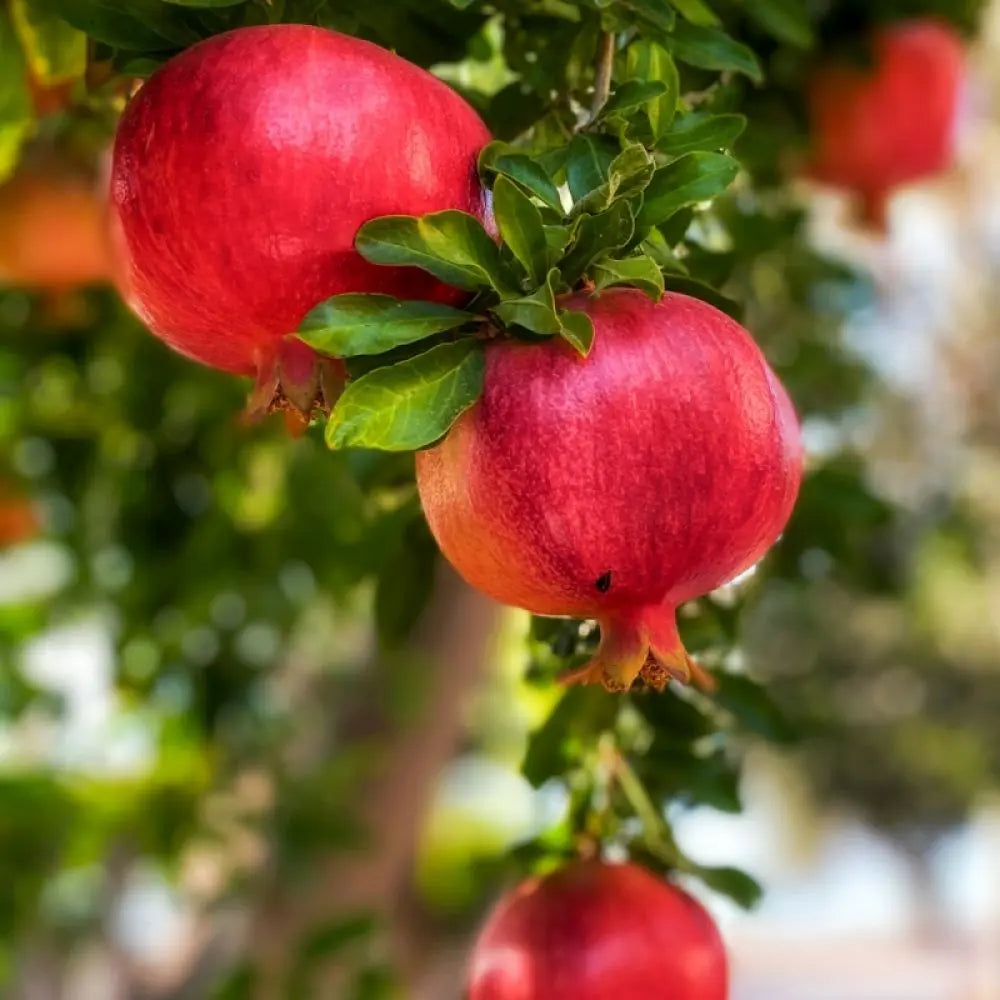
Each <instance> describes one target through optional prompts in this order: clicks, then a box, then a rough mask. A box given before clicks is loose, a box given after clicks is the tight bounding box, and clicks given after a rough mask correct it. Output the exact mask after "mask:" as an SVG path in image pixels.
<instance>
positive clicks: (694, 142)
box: [656, 111, 747, 156]
mask: <svg viewBox="0 0 1000 1000" xmlns="http://www.w3.org/2000/svg"><path fill="white" fill-rule="evenodd" d="M746 124H747V120H746V118H744V117H743V115H709V114H705V113H704V112H701V111H692V112H691V113H690V114H686V115H682V116H681V117H680V118H677V119H675V120H674V123H673V125H672V126H671V128H670V129H669V131H667V132H666V133H665V134H664V135H663V136H662V137H661V138H660V141H659V142H657V144H656V149H657V151H658V152H660V153H666V154H668V155H669V156H679V155H680V154H681V153H690V152H694V151H696V150H699V149H704V150H718V149H728V148H730V147H731V146H732V145H733V143H734V142H735V141H736V140H737V139H738V138H739V137H740V136H741V135H742V134H743V130H744V129H745V128H746Z"/></svg>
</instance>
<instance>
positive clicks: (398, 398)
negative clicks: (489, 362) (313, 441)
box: [326, 339, 486, 451]
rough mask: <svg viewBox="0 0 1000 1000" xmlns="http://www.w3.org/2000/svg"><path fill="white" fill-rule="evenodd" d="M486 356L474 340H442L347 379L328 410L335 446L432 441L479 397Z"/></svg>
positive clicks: (407, 445) (394, 447) (395, 447)
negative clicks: (397, 361) (418, 351)
mask: <svg viewBox="0 0 1000 1000" xmlns="http://www.w3.org/2000/svg"><path fill="white" fill-rule="evenodd" d="M485 366H486V362H485V358H484V356H483V350H482V345H481V344H480V343H479V342H478V341H475V340H471V339H468V340H460V341H457V342H456V343H451V344H439V345H438V346H437V347H432V348H431V349H430V350H429V351H425V352H424V353H423V354H418V355H417V356H416V357H415V358H410V359H409V360H407V361H401V362H400V363H399V364H395V365H388V366H386V367H384V368H376V369H375V370H374V371H372V372H369V373H368V374H367V375H364V376H362V377H361V378H359V379H358V380H357V381H356V382H351V383H349V384H348V386H347V388H346V389H345V390H344V394H343V395H342V396H341V397H340V399H339V400H338V401H337V405H336V406H335V407H334V409H333V413H332V414H331V415H330V421H329V423H328V424H327V427H326V441H327V444H328V445H329V446H330V447H331V448H351V447H354V448H377V449H379V450H382V451H414V450H416V449H418V448H424V447H426V446H427V445H430V444H433V443H434V442H435V441H438V440H440V439H441V438H442V437H444V435H445V434H447V432H448V430H449V428H450V427H451V425H452V424H453V423H454V422H455V421H456V420H457V419H458V418H459V417H460V416H461V415H462V414H463V413H464V412H465V411H466V410H467V409H468V408H469V407H470V406H472V405H473V403H475V402H476V400H477V399H478V398H479V396H480V393H481V392H482V390H483V375H484V372H485Z"/></svg>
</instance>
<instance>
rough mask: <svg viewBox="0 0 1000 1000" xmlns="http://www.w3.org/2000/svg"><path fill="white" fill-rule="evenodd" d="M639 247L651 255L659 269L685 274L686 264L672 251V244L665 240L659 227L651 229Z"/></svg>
mask: <svg viewBox="0 0 1000 1000" xmlns="http://www.w3.org/2000/svg"><path fill="white" fill-rule="evenodd" d="M639 249H640V250H641V251H642V252H643V253H644V254H646V256H647V257H651V258H652V260H653V262H654V263H655V264H656V266H657V267H658V268H659V269H660V270H661V271H670V272H671V273H672V274H687V265H686V264H685V263H684V262H683V261H682V260H680V259H679V258H678V257H677V254H676V253H674V248H673V246H672V245H671V244H670V243H668V242H667V240H666V238H665V237H664V235H663V233H662V232H660V230H659V229H651V230H650V231H649V233H647V235H646V238H645V239H644V240H643V241H642V242H641V243H640V244H639Z"/></svg>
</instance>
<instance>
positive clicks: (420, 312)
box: [298, 294, 476, 358]
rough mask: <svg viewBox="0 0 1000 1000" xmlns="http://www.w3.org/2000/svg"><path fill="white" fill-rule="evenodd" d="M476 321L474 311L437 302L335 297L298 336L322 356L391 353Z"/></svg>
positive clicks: (321, 306) (319, 308)
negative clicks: (453, 307)
mask: <svg viewBox="0 0 1000 1000" xmlns="http://www.w3.org/2000/svg"><path fill="white" fill-rule="evenodd" d="M475 319H476V317H475V316H474V315H472V313H467V312H463V311H462V310H461V309H452V308H451V306H446V305H441V304H440V303H437V302H422V301H418V302H403V301H401V300H400V299H395V298H393V297H392V296H391V295H354V294H347V295H335V296H333V298H331V299H327V300H326V302H321V303H320V304H319V305H318V306H316V308H315V309H313V310H312V311H311V312H310V313H309V314H308V315H307V316H306V318H305V319H304V320H303V321H302V325H301V326H300V327H299V330H298V334H299V337H300V338H301V339H302V340H304V341H305V342H306V343H307V344H309V346H310V347H314V348H315V349H316V350H317V351H319V352H320V353H321V354H329V355H331V356H332V357H338V358H353V357H356V356H358V355H364V354H381V353H383V352H384V351H391V350H392V349H393V348H395V347H400V346H402V345H403V344H412V343H414V342H415V341H417V340H423V338H424V337H430V336H432V335H433V334H435V333H443V332H444V331H445V330H453V329H455V328H456V327H459V326H462V325H463V324H464V323H468V322H471V321H474V320H475Z"/></svg>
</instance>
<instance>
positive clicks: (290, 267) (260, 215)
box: [111, 24, 490, 379]
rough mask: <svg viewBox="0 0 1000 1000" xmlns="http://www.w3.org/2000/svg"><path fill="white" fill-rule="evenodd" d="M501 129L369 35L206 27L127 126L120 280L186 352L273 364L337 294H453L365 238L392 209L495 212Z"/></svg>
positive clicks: (115, 175)
mask: <svg viewBox="0 0 1000 1000" xmlns="http://www.w3.org/2000/svg"><path fill="white" fill-rule="evenodd" d="M489 138H490V136H489V134H488V132H487V130H486V127H485V125H483V123H482V121H481V120H480V119H479V117H478V116H477V115H476V113H475V112H474V111H473V110H472V108H471V107H469V105H468V104H466V103H465V101H463V100H462V99H461V98H460V97H459V96H458V95H457V94H455V93H454V92H453V91H452V90H450V89H449V88H448V87H447V86H445V84H443V83H441V82H440V81H439V80H437V79H435V78H434V77H432V76H431V75H430V74H429V73H426V72H425V71H424V70H422V69H420V68H419V67H417V66H414V65H412V64H411V63H409V62H407V61H405V60H404V59H401V58H399V57H398V56H396V55H394V54H393V53H391V52H388V51H386V50H384V49H381V48H379V47H378V46H376V45H372V44H370V43H369V42H365V41H361V40H359V39H356V38H350V37H347V36H345V35H340V34H337V33H335V32H332V31H326V30H324V29H321V28H315V27H310V26H307V25H297V24H295V25H293V24H285V25H274V26H270V27H254V28H245V29H242V30H238V31H233V32H230V33H228V34H223V35H218V36H216V37H214V38H211V39H209V40H208V41H205V42H202V43H201V44H199V45H196V46H194V47H193V48H191V49H188V50H187V51H186V52H184V53H182V54H181V55H179V56H177V57H176V58H175V59H173V60H171V61H170V62H169V63H168V64H167V65H166V66H164V67H163V68H162V69H160V70H159V71H158V72H157V73H155V74H154V75H153V76H152V77H151V78H150V80H149V82H148V83H146V84H145V86H143V88H142V89H141V90H140V91H139V93H138V94H137V95H136V96H135V97H134V98H133V100H132V101H131V103H130V104H129V106H128V108H127V109H126V111H125V114H124V116H123V118H122V120H121V124H120V125H119V129H118V137H117V140H116V144H115V152H114V164H113V170H112V181H111V193H112V201H113V214H114V218H113V219H112V223H111V225H112V232H113V236H114V242H115V244H116V246H117V248H118V251H119V253H120V255H121V258H122V259H121V262H120V283H121V284H122V285H123V286H124V289H123V290H124V293H125V296H126V298H127V299H128V301H129V303H130V304H131V305H132V306H133V308H134V309H135V310H136V312H138V314H139V315H140V316H141V317H142V319H143V320H144V321H145V322H146V323H147V324H148V326H149V327H150V329H151V330H152V331H153V332H154V333H155V334H156V335H157V336H159V337H160V338H162V339H163V340H164V341H166V342H167V343H168V344H170V345H171V346H172V347H174V348H175V349H176V350H178V351H180V352H181V353H182V354H185V355H187V356H189V357H191V358H195V359H196V360H198V361H202V362H204V363H205V364H208V365H212V366H214V367H216V368H222V369H225V370H226V371H231V372H237V373H241V374H260V373H265V379H266V377H267V373H271V372H272V370H273V368H274V365H275V358H276V355H277V352H278V349H279V346H280V345H282V338H284V337H285V335H286V334H288V333H290V332H291V331H293V330H295V329H296V328H297V326H298V325H299V323H300V321H301V320H302V318H303V316H304V315H305V314H306V313H307V312H308V311H309V310H310V309H311V308H312V307H313V306H315V305H316V304H317V303H318V302H320V301H322V300H323V299H325V298H328V297H329V296H331V295H335V294H338V293H341V292H383V293H386V294H391V295H396V296H399V297H401V298H428V299H436V300H441V301H455V300H458V299H460V298H461V297H462V295H463V293H462V292H459V291H457V290H455V289H453V288H448V287H446V286H444V285H442V284H440V283H439V282H437V281H436V280H435V279H434V278H432V277H430V276H429V275H427V274H426V273H424V272H423V271H420V270H418V269H416V268H385V267H377V266H375V265H372V264H369V263H368V262H366V261H365V260H364V259H362V258H361V257H360V256H359V255H358V254H357V253H356V252H355V250H354V237H355V234H356V233H357V230H358V227H359V226H361V224H362V223H364V222H366V221H368V220H369V219H372V218H375V217H376V216H381V215H391V214H406V215H421V214H424V213H427V212H433V211H437V210H442V209H448V208H454V209H461V210H464V211H467V212H471V213H473V214H477V215H480V216H482V214H483V212H484V200H483V198H484V196H483V193H482V189H481V187H480V184H479V181H478V178H477V174H476V157H477V154H478V153H479V151H480V149H481V148H482V147H483V146H484V145H485V144H486V143H487V142H488V141H489ZM290 349H291V350H297V348H290ZM284 367H287V368H289V369H295V370H297V371H301V368H302V364H301V359H300V358H292V359H289V360H288V363H287V365H285V366H284Z"/></svg>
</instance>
